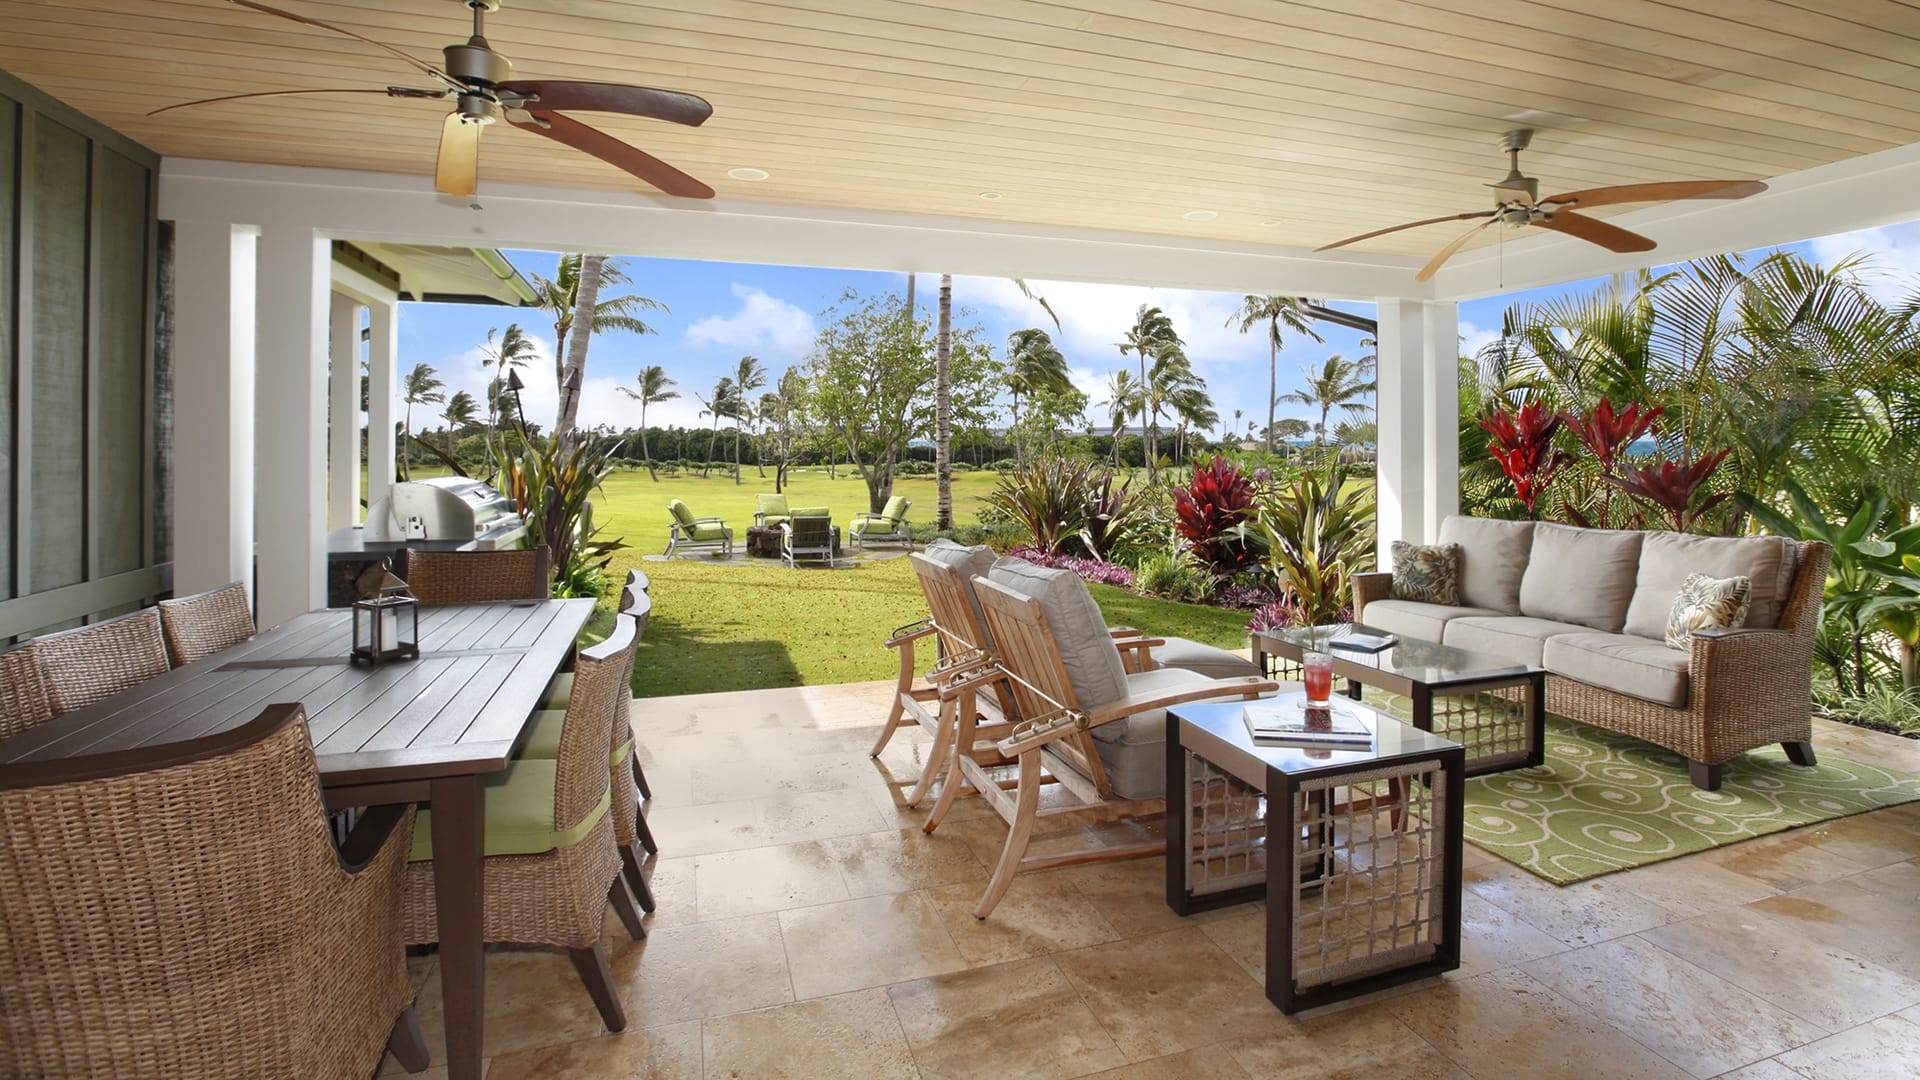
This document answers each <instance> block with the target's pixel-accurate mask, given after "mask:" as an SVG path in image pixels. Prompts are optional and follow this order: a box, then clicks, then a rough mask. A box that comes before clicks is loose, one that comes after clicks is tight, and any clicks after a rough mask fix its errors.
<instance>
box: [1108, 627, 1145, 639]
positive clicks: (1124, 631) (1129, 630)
mask: <svg viewBox="0 0 1920 1080" xmlns="http://www.w3.org/2000/svg"><path fill="white" fill-rule="evenodd" d="M1107 633H1108V635H1110V636H1112V637H1117V638H1118V637H1139V636H1140V633H1141V631H1140V629H1139V628H1138V627H1133V626H1109V627H1107Z"/></svg>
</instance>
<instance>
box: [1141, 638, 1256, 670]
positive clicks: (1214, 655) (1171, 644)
mask: <svg viewBox="0 0 1920 1080" xmlns="http://www.w3.org/2000/svg"><path fill="white" fill-rule="evenodd" d="M1163 640H1165V641H1166V644H1165V645H1156V646H1155V647H1154V649H1153V662H1154V663H1155V664H1156V665H1158V666H1159V667H1163V668H1179V669H1180V670H1181V671H1191V672H1194V673H1196V674H1199V675H1205V676H1206V677H1207V678H1209V679H1238V678H1242V677H1244V676H1248V675H1253V676H1258V675H1259V674H1260V666H1259V665H1258V664H1255V663H1254V662H1253V661H1251V660H1249V659H1247V658H1246V657H1244V656H1241V655H1239V654H1237V653H1232V652H1228V651H1227V650H1226V649H1221V648H1216V647H1214V646H1212V645H1202V644H1200V643H1199V642H1197V641H1190V640H1188V639H1186V638H1179V637H1170V638H1165V639H1163ZM1128 677H1129V678H1131V677H1132V676H1128Z"/></svg>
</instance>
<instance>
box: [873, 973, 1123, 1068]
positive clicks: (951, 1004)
mask: <svg viewBox="0 0 1920 1080" xmlns="http://www.w3.org/2000/svg"><path fill="white" fill-rule="evenodd" d="M887 994H888V996H889V997H891V998H892V999H893V1008H894V1012H895V1013H897V1014H898V1015H899V1017H900V1025H901V1027H902V1028H903V1029H905V1031H906V1034H907V1045H908V1046H909V1047H911V1048H912V1050H913V1056H914V1061H915V1062H916V1063H918V1065H919V1066H920V1073H921V1075H922V1076H925V1077H954V1078H960V1077H981V1078H988V1080H990V1078H998V1077H1002V1076H1031V1077H1036V1078H1040V1077H1072V1076H1082V1075H1085V1074H1087V1073H1092V1072H1099V1071H1100V1070H1103V1069H1110V1068H1113V1067H1115V1066H1118V1065H1123V1064H1125V1063H1126V1060H1127V1058H1126V1055H1125V1054H1122V1053H1121V1052H1120V1048H1119V1047H1118V1046H1116V1045H1115V1044H1114V1041H1113V1039H1112V1038H1111V1037H1110V1036H1108V1034H1107V1031H1106V1029H1105V1028H1103V1027H1101V1026H1100V1021H1099V1020H1098V1019H1096V1018H1095V1017H1094V1015H1093V1012H1092V1010H1090V1009H1088V1008H1087V1004H1086V1002H1084V1001H1082V1000H1081V999H1080V995H1079V994H1078V993H1077V992H1076V991H1075V990H1074V988H1073V984H1072V983H1071V982H1069V981H1068V980H1067V977H1066V976H1065V975H1063V974H1061V973H1060V969H1059V968H1057V967H1055V966H1054V963H1053V961H1052V960H1049V959H1045V958H1041V959H1038V960H1019V961H1015V962H1014V963H1011V964H1000V965H996V966H994V967H986V968H977V969H974V970H972V971H958V972H953V973H951V974H947V975H936V976H934V977H932V978H929V979H919V980H916V981H913V982H904V983H895V984H894V985H892V986H890V987H888V988H887Z"/></svg>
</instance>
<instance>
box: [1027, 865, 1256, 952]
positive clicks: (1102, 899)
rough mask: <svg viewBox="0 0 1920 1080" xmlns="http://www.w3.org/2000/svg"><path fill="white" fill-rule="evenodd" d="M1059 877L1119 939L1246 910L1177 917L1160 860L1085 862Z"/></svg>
mask: <svg viewBox="0 0 1920 1080" xmlns="http://www.w3.org/2000/svg"><path fill="white" fill-rule="evenodd" d="M1060 874H1061V876H1063V877H1065V878H1066V879H1067V881H1068V882H1069V883H1070V884H1072V885H1073V887H1074V888H1075V889H1078V890H1079V891H1080V895H1082V896H1084V897H1086V900H1087V903H1088V904H1089V905H1091V906H1092V908H1093V910H1095V911H1097V912H1099V913H1100V917H1101V918H1103V919H1105V920H1106V921H1107V923H1108V924H1109V925H1111V926H1112V927H1113V928H1114V929H1115V930H1118V931H1119V932H1120V936H1121V937H1137V936H1138V935H1141V934H1151V933H1156V932H1158V931H1161V930H1171V929H1173V928H1174V927H1177V926H1193V925H1197V924H1200V923H1205V922H1211V921H1213V920H1215V919H1230V918H1233V917H1235V916H1237V915H1240V914H1242V913H1244V912H1245V911H1246V910H1248V907H1247V905H1239V906H1235V907H1227V908H1216V909H1214V910H1213V911H1205V912H1200V913H1198V914H1195V915H1188V916H1180V915H1176V914H1174V911H1173V909H1172V908H1170V907H1168V906H1167V861H1166V859H1164V858H1158V857H1156V858H1151V859H1121V860H1119V861H1116V862H1103V863H1089V864H1087V865H1085V866H1073V867H1068V868H1067V869H1065V870H1062V871H1060Z"/></svg>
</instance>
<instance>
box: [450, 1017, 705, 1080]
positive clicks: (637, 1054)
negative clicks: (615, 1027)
mask: <svg viewBox="0 0 1920 1080" xmlns="http://www.w3.org/2000/svg"><path fill="white" fill-rule="evenodd" d="M700 1057H701V1047H700V1021H698V1020H688V1021H685V1022H684V1023H679V1024H669V1025H668V1026H666V1027H661V1028H650V1029H646V1030H641V1031H624V1032H621V1033H620V1034H618V1035H602V1036H600V1037H599V1038H595V1039H580V1040H577V1041H575V1042H570V1043H562V1044H561V1045H559V1046H547V1047H541V1048H538V1049H534V1050H521V1051H518V1052H516V1053H512V1054H503V1055H501V1056H500V1057H497V1058H494V1059H493V1060H492V1061H491V1062H490V1063H489V1067H488V1070H487V1075H488V1076H490V1077H492V1078H493V1080H539V1078H542V1077H555V1076H566V1077H579V1078H582V1080H584V1078H588V1077H591V1078H593V1080H699V1077H700V1075H701V1064H700Z"/></svg>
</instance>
